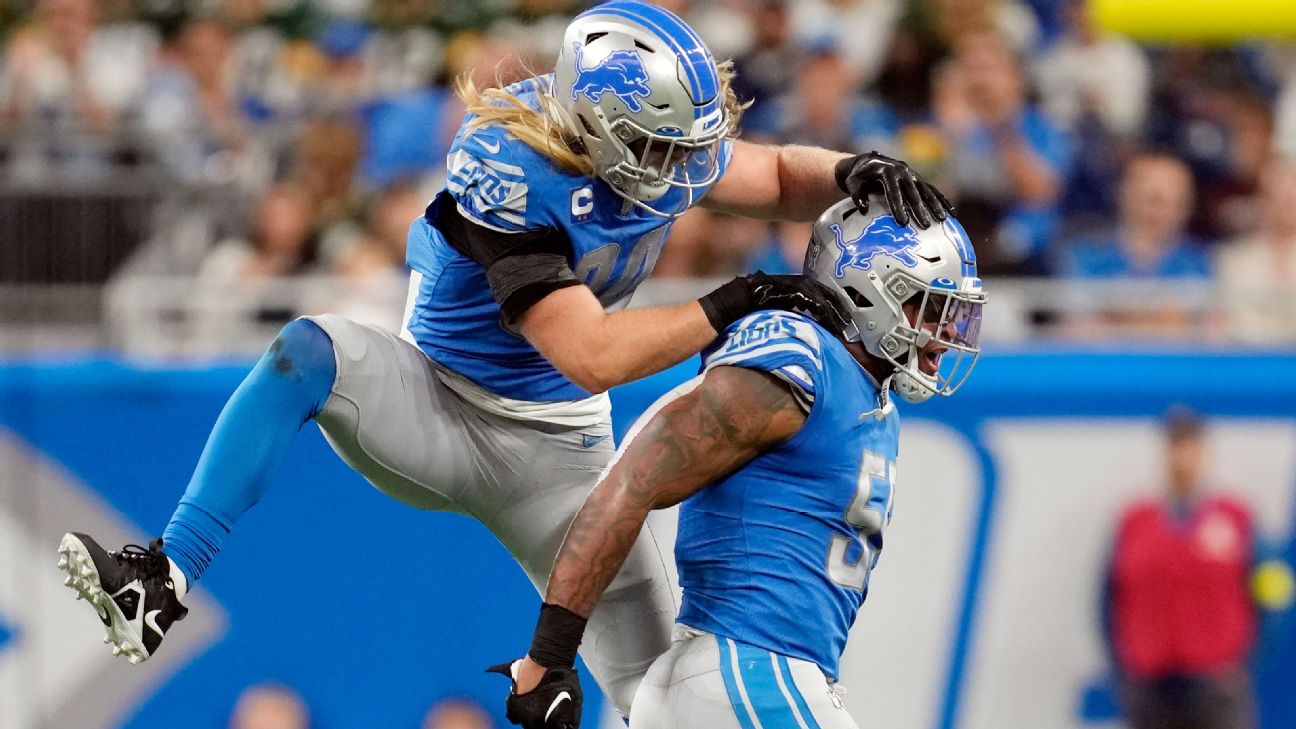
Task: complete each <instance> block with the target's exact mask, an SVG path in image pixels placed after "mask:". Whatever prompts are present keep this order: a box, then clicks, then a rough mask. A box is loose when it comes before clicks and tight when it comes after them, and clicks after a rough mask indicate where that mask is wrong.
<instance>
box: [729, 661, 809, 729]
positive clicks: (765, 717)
mask: <svg viewBox="0 0 1296 729" xmlns="http://www.w3.org/2000/svg"><path fill="white" fill-rule="evenodd" d="M737 646H738V670H739V671H741V673H742V679H743V685H744V686H746V688H747V698H748V700H750V701H751V705H752V708H753V709H755V710H756V718H757V719H759V720H760V723H761V725H762V726H764V727H789V729H792V728H795V727H798V726H799V724H797V720H796V715H795V714H794V713H793V711H792V704H791V702H789V701H788V697H787V695H786V694H784V693H783V690H782V689H780V688H779V685H778V680H777V679H775V678H774V659H775V654H773V653H771V652H769V651H767V650H764V649H761V648H755V647H753V646H749V645H746V644H743V643H737Z"/></svg>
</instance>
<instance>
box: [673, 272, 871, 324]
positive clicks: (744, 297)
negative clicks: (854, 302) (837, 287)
mask: <svg viewBox="0 0 1296 729" xmlns="http://www.w3.org/2000/svg"><path fill="white" fill-rule="evenodd" d="M698 303H700V304H702V311H704V312H706V316H707V321H709V322H711V326H712V327H715V330H716V333H720V332H723V331H724V330H725V328H726V327H728V326H729V325H730V324H732V323H733V322H735V321H737V320H739V319H741V318H743V317H744V316H747V315H748V314H750V313H752V312H753V311H759V310H760V309H785V310H787V311H798V312H801V313H803V314H807V315H809V316H811V317H813V318H814V319H815V321H817V322H819V323H820V324H822V325H823V326H824V328H825V329H827V330H828V331H830V332H832V333H833V334H840V333H841V332H842V331H843V330H844V329H846V324H847V322H848V321H849V319H848V318H847V313H846V311H845V310H844V309H843V308H842V304H841V299H839V298H838V297H837V295H836V294H834V293H833V291H832V289H830V288H828V287H827V286H824V285H823V284H821V283H819V282H818V281H816V280H814V279H812V278H810V277H809V276H803V275H801V274H796V275H792V276H770V275H768V274H766V273H764V272H763V271H757V272H756V273H753V274H751V275H750V276H739V277H738V278H736V279H734V280H732V281H730V282H729V283H727V284H725V285H724V286H721V287H720V288H718V289H716V290H715V291H712V292H711V293H709V294H707V295H706V296H703V297H702V298H700V299H698Z"/></svg>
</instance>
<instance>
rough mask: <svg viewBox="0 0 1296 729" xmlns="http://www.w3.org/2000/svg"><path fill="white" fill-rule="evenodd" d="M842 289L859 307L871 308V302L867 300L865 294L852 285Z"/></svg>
mask: <svg viewBox="0 0 1296 729" xmlns="http://www.w3.org/2000/svg"><path fill="white" fill-rule="evenodd" d="M842 290H843V291H845V292H846V295H847V296H848V297H850V300H851V303H852V304H855V305H856V306H858V307H859V308H861V309H871V308H873V302H872V301H869V298H868V297H867V296H865V295H864V294H863V293H861V292H860V290H859V289H857V288H855V287H854V286H847V287H846V288H844V289H842Z"/></svg>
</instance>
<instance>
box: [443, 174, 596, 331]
mask: <svg viewBox="0 0 1296 729" xmlns="http://www.w3.org/2000/svg"><path fill="white" fill-rule="evenodd" d="M424 217H425V218H427V221H428V222H429V223H431V224H432V226H433V227H435V228H436V229H437V230H440V231H441V234H442V235H444V236H445V239H446V241H447V242H448V243H449V244H450V246H451V247H453V248H454V249H455V250H456V251H458V252H459V253H461V254H462V255H464V256H465V257H467V258H470V259H472V260H474V261H476V262H477V263H480V264H481V265H482V267H483V268H485V269H486V282H487V283H488V284H490V287H491V292H492V293H493V294H495V300H496V301H498V302H499V305H500V313H501V315H502V316H501V319H502V320H503V323H504V326H505V328H507V329H508V330H510V331H515V328H516V326H517V321H518V319H519V318H521V316H522V315H523V314H524V313H526V310H527V309H530V308H531V307H532V306H534V305H535V304H536V302H538V301H540V299H543V298H544V297H546V296H548V295H549V294H550V293H552V292H554V291H557V290H558V289H563V288H567V287H568V286H575V285H577V284H579V283H580V281H579V280H577V278H576V274H575V273H573V272H572V270H571V266H570V265H569V264H568V263H567V257H568V255H569V254H570V253H571V241H569V240H568V239H567V236H566V235H564V234H563V233H562V232H561V231H558V230H553V229H551V228H546V229H543V230H536V231H526V232H522V233H504V232H500V231H497V230H494V229H491V228H487V227H486V226H484V225H479V224H477V223H474V222H473V221H471V220H469V219H467V218H465V217H464V216H463V213H461V212H459V206H458V205H457V204H456V203H455V201H454V198H453V197H451V196H450V193H448V192H446V191H442V192H441V194H440V195H437V197H436V199H435V200H433V201H432V204H431V205H429V206H428V208H427V212H426V213H424Z"/></svg>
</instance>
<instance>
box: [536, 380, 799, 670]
mask: <svg viewBox="0 0 1296 729" xmlns="http://www.w3.org/2000/svg"><path fill="white" fill-rule="evenodd" d="M805 418H806V416H805V413H804V412H803V411H802V410H801V408H800V406H798V405H797V402H796V400H795V398H794V397H793V396H792V392H791V391H790V390H789V389H788V387H787V385H785V384H783V383H782V382H780V381H779V380H778V379H776V378H775V377H774V376H773V375H770V374H767V373H765V372H760V371H757V370H752V369H746V368H742V367H717V368H715V369H713V370H711V371H709V372H708V373H707V374H706V376H705V377H703V379H702V382H701V383H700V384H699V385H698V386H697V387H696V388H694V389H693V390H692V391H690V392H688V393H686V394H685V395H683V396H681V397H679V398H678V399H676V400H674V401H672V402H671V403H670V404H668V405H666V407H664V408H662V409H661V411H659V412H658V413H657V414H656V415H654V416H653V417H652V419H651V420H649V421H648V423H647V424H646V425H645V426H644V428H643V430H642V431H641V432H640V433H639V435H638V436H636V437H635V439H634V441H632V442H631V444H630V446H629V447H628V448H626V450H625V452H624V453H622V454H621V457H620V459H619V460H618V461H617V462H616V464H615V465H614V466H613V467H612V469H611V470H610V471H609V472H608V473H607V475H606V476H605V477H604V479H603V480H602V481H600V482H599V484H598V486H596V487H595V488H594V491H593V492H591V493H590V495H589V497H588V498H587V499H586V501H585V505H584V506H583V507H582V508H581V510H580V513H579V514H577V515H576V520H575V521H574V522H572V525H571V528H570V529H569V530H568V532H567V538H566V540H565V541H564V542H563V546H562V549H561V550H560V551H559V552H558V557H557V559H556V561H555V562H554V566H553V570H552V572H551V573H550V576H549V589H548V592H547V593H546V594H545V603H546V607H545V609H546V610H550V609H552V608H553V606H557V607H558V608H559V609H561V611H562V612H564V613H566V614H568V615H570V614H574V615H570V617H571V618H572V619H574V620H575V621H576V624H577V625H576V629H575V630H574V631H573V630H570V629H567V628H564V629H562V630H560V631H558V632H559V633H561V634H562V635H560V636H559V637H558V638H554V637H553V636H548V637H544V640H545V642H546V648H547V649H553V648H558V647H559V646H555V645H553V643H554V642H555V640H556V641H557V642H559V643H563V644H570V643H571V642H572V640H573V638H574V640H575V642H576V644H579V638H580V636H579V630H581V629H583V621H580V620H579V619H580V618H588V617H589V614H590V613H591V612H593V610H594V605H595V604H596V603H597V602H598V599H599V597H600V596H601V595H602V594H603V591H604V590H605V589H606V588H607V586H608V585H609V584H611V582H612V578H614V577H615V576H616V574H617V572H619V571H620V569H621V564H622V563H623V562H624V561H625V558H626V555H628V554H629V553H630V548H631V547H632V546H634V543H635V540H636V539H637V538H638V536H639V531H640V529H642V528H643V524H644V520H645V519H647V517H648V512H650V511H653V510H654V509H663V508H666V507H669V506H673V505H674V504H678V503H679V502H681V501H683V500H684V499H686V498H688V497H689V496H691V495H692V494H694V493H696V492H698V491H700V490H701V489H703V488H705V487H707V486H709V485H710V484H713V483H715V482H716V481H719V480H720V479H721V478H723V477H724V476H726V475H728V474H730V473H732V472H734V471H735V470H737V469H738V468H740V467H742V466H743V465H744V464H746V463H747V462H748V461H750V460H752V459H753V458H755V457H756V456H758V455H760V454H761V453H762V452H763V451H765V450H768V449H770V448H772V447H774V446H776V445H778V444H780V443H782V442H784V441H786V440H787V439H788V438H791V437H792V436H793V435H795V434H796V432H797V431H798V430H800V429H801V426H802V425H803V424H804V423H805ZM577 616H579V618H577ZM571 623H572V620H568V621H566V625H567V626H570V625H571ZM543 624H544V616H543V614H542V625H543ZM573 632H574V633H575V635H573V634H572V633H573ZM539 633H540V629H539V628H538V629H537V642H540V640H541V638H542V636H540V635H539ZM568 648H570V654H571V655H573V656H574V655H575V650H576V645H562V646H561V650H556V651H555V650H546V651H545V652H546V653H547V654H552V653H559V654H566V653H567V649H568ZM536 653H537V650H536V643H533V646H532V652H531V655H529V656H528V657H527V658H526V659H525V660H524V661H523V662H522V664H521V667H520V670H519V675H518V679H517V691H518V693H525V692H527V691H528V690H530V689H531V688H532V687H533V686H534V685H535V684H536V683H538V682H539V680H540V677H541V676H543V675H544V672H545V668H543V667H542V665H543V664H544V663H545V661H544V660H543V658H542V660H541V662H536V660H535V659H536V658H537V656H536ZM549 663H552V661H549ZM550 667H552V666H550Z"/></svg>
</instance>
